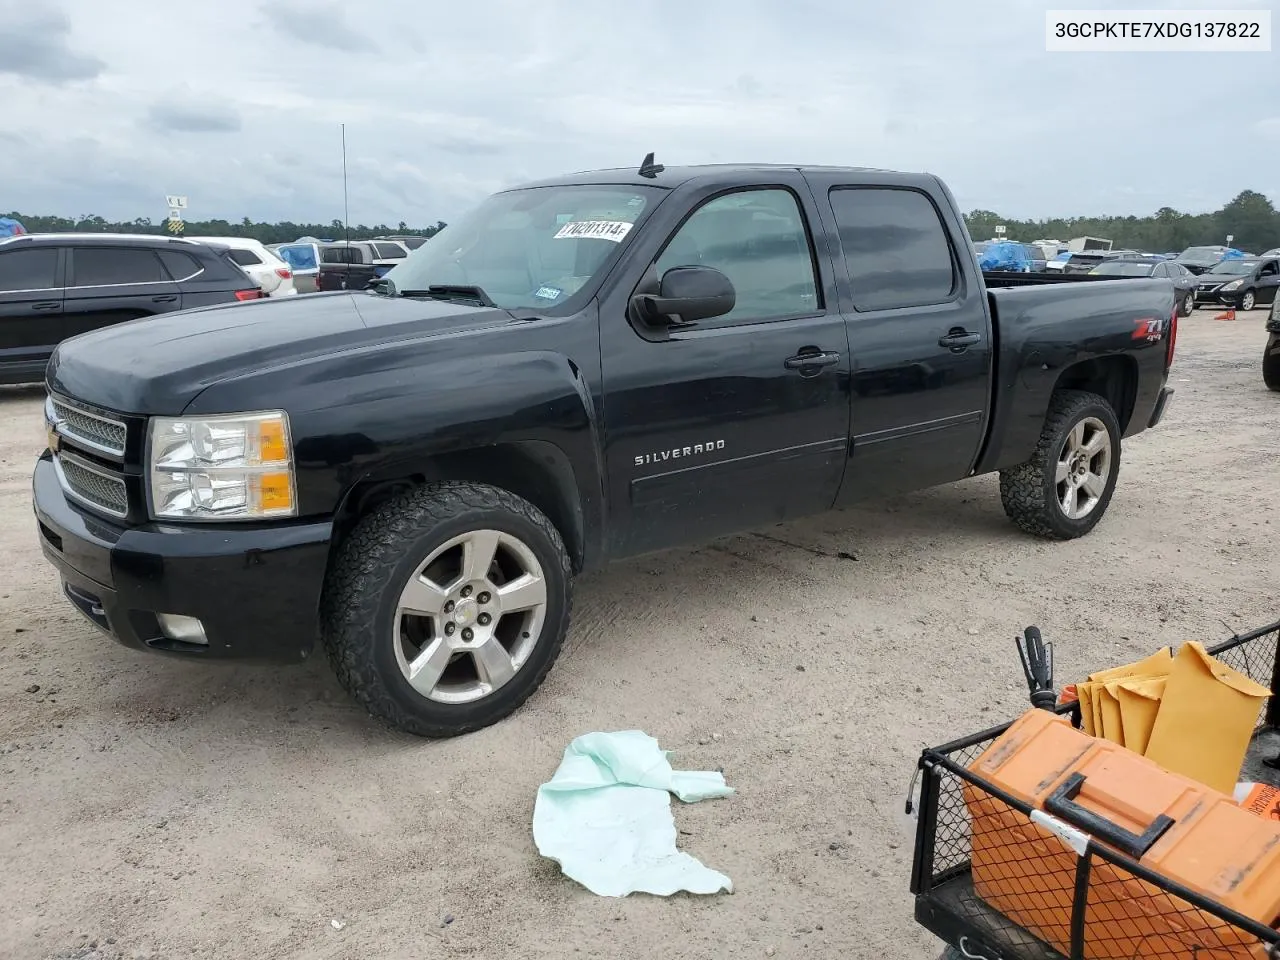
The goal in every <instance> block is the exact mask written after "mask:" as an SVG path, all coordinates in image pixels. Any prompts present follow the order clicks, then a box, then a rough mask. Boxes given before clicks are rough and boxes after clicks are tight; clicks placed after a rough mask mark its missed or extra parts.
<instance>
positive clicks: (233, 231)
mask: <svg viewBox="0 0 1280 960" xmlns="http://www.w3.org/2000/svg"><path fill="white" fill-rule="evenodd" d="M5 216H8V217H11V218H13V219H14V220H17V221H18V222H19V223H21V224H22V225H23V226H24V227H25V228H26V229H27V232H28V233H153V234H161V233H162V234H170V235H171V232H170V230H169V228H168V223H169V221H168V220H159V221H153V220H152V219H151V218H150V217H138V218H137V219H136V220H119V221H112V220H107V219H105V218H103V217H99V216H84V217H79V218H72V217H42V216H33V215H31V214H28V213H16V212H15V213H9V214H5ZM444 228H445V223H444V221H443V220H441V221H438V222H437V223H435V224H434V225H432V226H429V227H411V226H409V225H408V224H407V223H405V222H404V221H403V220H402V221H400V223H398V224H396V225H394V226H392V225H389V224H385V223H377V224H374V225H372V226H367V225H365V224H363V223H362V224H359V225H356V224H352V226H351V229H350V231H348V230H347V228H346V227H344V226H343V225H342V221H341V220H332V221H330V222H329V223H294V222H292V221H291V220H283V221H281V222H279V223H267V222H265V221H257V220H251V219H249V218H248V217H245V218H244V219H243V220H241V221H240V222H239V223H233V222H231V221H230V220H187V221H185V222H184V223H183V230H182V233H183V235H185V236H190V237H248V238H251V239H253V240H257V241H259V242H261V243H288V242H290V241H292V240H297V239H298V238H299V237H315V238H316V239H317V240H344V239H346V238H347V237H348V236H349V237H350V238H351V239H352V240H368V239H369V238H371V237H385V236H390V235H395V236H406V237H433V236H435V235H436V234H437V233H439V232H440V231H441V230H443V229H444Z"/></svg>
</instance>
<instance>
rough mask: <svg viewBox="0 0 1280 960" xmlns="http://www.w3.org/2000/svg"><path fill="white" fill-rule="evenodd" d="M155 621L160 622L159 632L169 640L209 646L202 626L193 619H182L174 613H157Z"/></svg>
mask: <svg viewBox="0 0 1280 960" xmlns="http://www.w3.org/2000/svg"><path fill="white" fill-rule="evenodd" d="M156 620H158V621H159V622H160V632H161V633H163V634H164V635H165V636H166V637H168V638H169V639H170V640H180V641H181V642H183V643H202V644H204V645H205V646H208V645H209V638H208V637H206V636H205V635H204V624H203V623H201V622H200V621H199V620H197V619H196V618H195V617H183V616H179V615H178V614H176V613H157V614H156Z"/></svg>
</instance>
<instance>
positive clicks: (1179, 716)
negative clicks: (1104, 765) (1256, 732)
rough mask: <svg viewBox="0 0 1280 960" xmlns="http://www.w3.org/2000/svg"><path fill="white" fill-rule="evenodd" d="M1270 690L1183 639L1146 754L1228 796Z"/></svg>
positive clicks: (1233, 787) (1168, 768) (1232, 789)
mask: <svg viewBox="0 0 1280 960" xmlns="http://www.w3.org/2000/svg"><path fill="white" fill-rule="evenodd" d="M1269 696H1271V691H1270V690H1268V689H1267V688H1266V687H1264V686H1262V685H1261V684H1257V683H1254V682H1253V681H1252V680H1250V679H1249V678H1248V677H1246V676H1245V675H1244V674H1243V673H1240V672H1239V671H1237V670H1233V669H1231V667H1228V666H1227V665H1226V664H1225V663H1223V662H1222V661H1220V660H1215V659H1214V658H1213V657H1211V656H1209V653H1208V651H1206V650H1205V648H1204V646H1203V645H1201V644H1199V643H1195V642H1194V641H1193V642H1190V643H1184V644H1183V645H1182V649H1180V650H1179V651H1178V656H1177V657H1176V658H1175V660H1174V664H1173V670H1172V671H1171V672H1170V674H1169V677H1168V680H1167V681H1166V682H1165V688H1164V696H1163V697H1162V698H1161V700H1160V709H1159V711H1158V712H1157V714H1156V722H1155V724H1154V726H1152V728H1151V739H1150V740H1149V741H1148V742H1147V750H1146V756H1147V757H1148V758H1149V759H1151V760H1154V761H1155V762H1156V763H1158V764H1160V765H1161V766H1162V767H1164V768H1165V769H1166V770H1171V771H1173V772H1174V773H1180V774H1182V775H1183V776H1186V777H1190V778H1191V779H1193V780H1197V781H1199V782H1200V783H1203V784H1204V785H1205V786H1207V787H1212V788H1213V789H1214V790H1219V791H1221V792H1222V793H1226V794H1230V793H1232V792H1233V791H1234V790H1235V787H1236V780H1237V778H1238V777H1239V774H1240V767H1241V765H1242V764H1243V763H1244V755H1245V751H1247V750H1248V749H1249V740H1250V738H1251V737H1252V736H1253V728H1254V726H1255V725H1256V724H1257V722H1258V714H1259V712H1260V711H1261V709H1262V702H1263V700H1265V699H1266V698H1267V697H1269Z"/></svg>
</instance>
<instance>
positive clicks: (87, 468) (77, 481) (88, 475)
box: [53, 453, 129, 517]
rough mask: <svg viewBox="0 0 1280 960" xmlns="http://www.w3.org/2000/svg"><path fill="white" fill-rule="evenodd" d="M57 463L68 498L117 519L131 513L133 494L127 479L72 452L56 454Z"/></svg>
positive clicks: (54, 459)
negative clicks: (126, 482)
mask: <svg viewBox="0 0 1280 960" xmlns="http://www.w3.org/2000/svg"><path fill="white" fill-rule="evenodd" d="M53 462H54V464H55V465H56V466H57V468H58V477H59V479H60V480H61V481H62V489H63V490H64V491H66V493H67V495H68V496H71V497H74V498H75V499H77V500H79V501H80V502H81V503H84V504H85V505H87V506H90V507H93V508H94V509H96V510H101V511H102V512H103V513H109V514H111V516H113V517H124V516H126V515H127V514H128V513H129V491H128V488H127V487H126V486H125V482H124V477H122V476H120V475H119V474H115V473H111V472H110V471H109V470H105V469H103V468H102V467H97V466H94V465H93V464H91V463H89V462H88V461H86V460H81V459H80V458H79V457H75V456H72V455H71V454H68V453H60V454H57V455H55V456H54V458H53Z"/></svg>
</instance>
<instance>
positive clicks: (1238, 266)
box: [1196, 257, 1280, 310]
mask: <svg viewBox="0 0 1280 960" xmlns="http://www.w3.org/2000/svg"><path fill="white" fill-rule="evenodd" d="M1196 279H1197V280H1198V281H1199V282H1198V284H1197V286H1196V303H1198V304H1199V303H1220V304H1224V305H1226V306H1228V307H1234V308H1235V309H1237V310H1252V309H1253V308H1254V307H1265V306H1267V305H1268V304H1270V303H1273V302H1275V299H1276V291H1277V290H1280V258H1278V257H1267V258H1265V259H1264V258H1263V257H1242V258H1240V259H1237V260H1220V261H1219V262H1218V263H1217V264H1215V265H1214V266H1213V267H1211V268H1210V269H1208V270H1206V271H1205V272H1204V273H1202V274H1200V276H1199V277H1197V278H1196Z"/></svg>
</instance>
